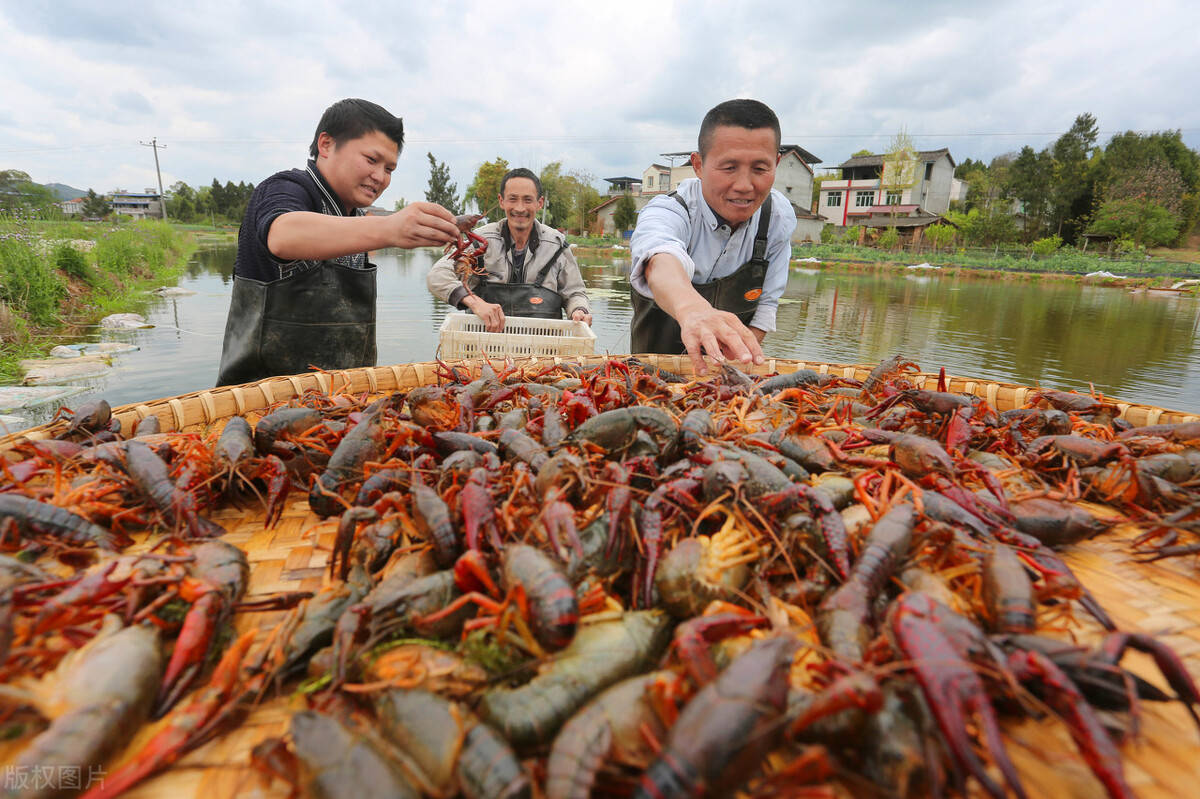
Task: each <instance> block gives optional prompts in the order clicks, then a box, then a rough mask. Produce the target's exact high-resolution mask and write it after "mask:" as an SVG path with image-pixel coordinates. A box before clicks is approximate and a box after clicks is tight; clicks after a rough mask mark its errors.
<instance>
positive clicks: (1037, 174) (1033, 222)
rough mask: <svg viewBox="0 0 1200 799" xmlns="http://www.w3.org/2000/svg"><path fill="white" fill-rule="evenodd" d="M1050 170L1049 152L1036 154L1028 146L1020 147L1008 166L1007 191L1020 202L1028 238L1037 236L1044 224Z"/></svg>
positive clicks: (1047, 202)
mask: <svg viewBox="0 0 1200 799" xmlns="http://www.w3.org/2000/svg"><path fill="white" fill-rule="evenodd" d="M1051 172H1052V165H1051V161H1050V154H1049V151H1047V150H1043V151H1042V152H1040V153H1036V152H1034V150H1033V148H1032V147H1030V146H1029V145H1025V146H1024V147H1022V148H1021V152H1020V153H1018V154H1017V157H1016V158H1015V159H1014V160H1013V162H1012V164H1011V165H1010V166H1009V172H1008V192H1009V194H1010V195H1011V196H1013V197H1016V198H1017V199H1018V200H1020V201H1021V204H1022V215H1023V217H1024V234H1025V239H1026V241H1028V240H1029V239H1030V238H1033V237H1035V236H1037V235H1038V234H1039V233H1040V232H1041V230H1042V227H1043V225H1044V223H1045V218H1046V212H1047V208H1048V207H1049V204H1050V176H1051Z"/></svg>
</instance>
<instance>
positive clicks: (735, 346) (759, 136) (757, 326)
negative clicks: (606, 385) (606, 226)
mask: <svg viewBox="0 0 1200 799" xmlns="http://www.w3.org/2000/svg"><path fill="white" fill-rule="evenodd" d="M779 141H780V130H779V119H778V117H776V116H775V112H774V111H772V110H771V109H770V108H768V107H767V106H766V105H764V104H763V103H760V102H758V101H757V100H728V101H726V102H724V103H721V104H720V105H717V106H716V107H714V108H713V109H712V110H711V111H709V112H708V114H706V115H705V117H704V121H703V123H702V124H701V126H700V136H699V141H698V152H694V153H692V169H693V170H694V171H695V173H696V177H697V178H698V180H697V179H689V180H685V181H683V182H682V183H680V184H679V188H678V190H677V191H675V192H672V193H671V194H670V195H664V196H662V197H655V198H654V199H653V200H651V201H650V202H649V203H648V204H647V205H646V207H645V208H643V209H642V212H641V213H640V214H639V216H638V224H637V228H636V229H635V230H634V232H633V240H632V242H631V249H632V257H633V270H632V272H631V274H630V278H629V280H630V284H631V286H632V302H633V321H632V323H631V336H630V338H631V351H632V352H635V353H637V352H657V353H669V354H681V353H683V352H685V351H686V352H687V354H688V355H689V356H690V357H691V359H692V364H693V366H694V367H695V369H696V372H697V374H703V373H704V371H705V366H704V360H703V357H702V354H707V355H708V356H709V357H710V358H712V359H713V360H716V361H723V360H725V359H726V358H733V359H735V360H739V361H743V362H748V361H751V360H753V361H754V362H755V363H762V361H763V355H762V347H761V342H762V339H763V337H764V336H765V335H766V334H767V333H768V332H771V331H773V330H774V329H775V312H776V309H777V308H778V306H779V298H780V297H781V296H783V291H784V289H785V288H786V286H787V268H788V260H789V259H790V258H791V252H792V248H791V237H792V231H793V230H794V229H795V227H796V216H795V213H794V211H793V210H792V206H791V203H790V202H789V201H788V199H787V198H786V197H785V196H784V195H783V194H781V193H780V192H777V191H773V190H772V188H771V186H772V184H773V183H774V181H775V167H776V165H777V164H778V163H779Z"/></svg>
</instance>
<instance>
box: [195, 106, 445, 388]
mask: <svg viewBox="0 0 1200 799" xmlns="http://www.w3.org/2000/svg"><path fill="white" fill-rule="evenodd" d="M403 144H404V123H403V122H402V121H401V120H400V118H399V117H395V116H392V114H390V113H388V111H387V110H385V109H384V108H382V107H381V106H379V105H376V104H375V103H371V102H368V101H366V100H355V99H348V100H341V101H340V102H337V103H334V104H333V105H332V106H330V107H329V108H328V109H326V111H325V113H324V114H323V115H322V117H321V121H320V123H318V125H317V130H316V133H315V134H314V135H313V140H312V144H311V145H310V147H309V157H310V160H309V162H308V165H307V167H306V168H305V169H292V170H287V171H284V172H279V173H277V174H275V175H272V176H271V177H269V178H267V179H266V180H264V181H263V182H262V183H260V184H259V185H258V187H257V188H255V190H254V193H253V194H252V195H251V196H250V202H249V204H248V205H247V207H246V215H245V217H244V218H243V220H242V227H241V229H240V230H239V231H238V252H237V261H236V263H235V266H234V280H233V296H232V299H231V301H230V305H229V317H228V319H227V320H226V323H225V341H224V344H223V346H222V351H221V369H220V373H219V375H218V378H217V385H229V384H231V383H245V382H249V381H252V380H261V379H263V378H265V377H270V376H271V375H286V374H295V373H298V372H304V371H306V370H307V369H308V368H309V367H310V366H317V367H320V368H322V369H349V368H355V367H360V366H374V365H375V265H374V264H372V263H371V262H369V261H368V260H367V255H366V254H367V252H368V251H369V250H377V249H380V248H383V247H405V248H412V247H428V246H435V245H443V244H446V243H448V242H450V241H453V240H455V239H456V238H457V237H458V227H457V226H456V225H455V220H454V216H453V215H452V214H451V213H450V212H449V211H447V210H446V209H445V208H442V207H441V206H440V205H436V204H434V203H428V202H416V203H411V204H410V205H407V206H405V207H404V209H403V210H401V211H400V212H398V213H395V214H392V215H390V216H365V215H364V214H363V210H362V209H363V208H365V207H367V206H369V205H371V204H372V203H374V202H375V200H376V199H377V198H378V197H379V195H380V194H382V193H383V191H384V189H386V188H387V187H388V184H389V183H391V180H392V171H393V170H394V169H395V168H396V161H397V159H399V157H400V149H401V147H402V146H403Z"/></svg>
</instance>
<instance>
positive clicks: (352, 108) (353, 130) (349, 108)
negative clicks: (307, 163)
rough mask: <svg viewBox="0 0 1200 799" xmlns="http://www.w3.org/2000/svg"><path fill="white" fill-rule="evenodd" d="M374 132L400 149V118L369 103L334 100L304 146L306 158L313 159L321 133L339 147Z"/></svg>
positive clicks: (401, 141)
mask: <svg viewBox="0 0 1200 799" xmlns="http://www.w3.org/2000/svg"><path fill="white" fill-rule="evenodd" d="M375 131H379V132H380V133H382V134H383V135H384V136H387V137H388V138H389V139H391V140H392V141H394V142H396V148H397V150H403V149H404V120H402V119H400V117H398V116H392V114H391V112H389V111H388V110H387V109H386V108H384V107H383V106H381V105H379V104H377V103H372V102H371V101H370V100H359V99H357V98H353V97H351V98H347V99H345V100H338V101H337V102H336V103H334V104H333V105H331V106H329V107H328V108H326V109H325V113H324V114H321V121H320V122H318V123H317V132H316V133H314V134H313V140H312V144H310V145H309V146H308V155H309V157H310V158H316V157H317V139H319V138H321V134H322V133H328V134H329V136H330V137H331V138H332V139H333V140H334V141H335V142H337V143H338V144H341V143H342V142H345V141H350V140H351V139H357V138H359V137H360V136H366V135H367V134H368V133H374V132H375Z"/></svg>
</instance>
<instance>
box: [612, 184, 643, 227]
mask: <svg viewBox="0 0 1200 799" xmlns="http://www.w3.org/2000/svg"><path fill="white" fill-rule="evenodd" d="M636 224H637V204H636V203H634V201H633V196H632V195H630V194H628V193H626V194H623V195H621V199H619V200H617V207H616V208H614V209H613V227H615V228H616V229H617V230H618V231H625V230H629V229H630V228H632V227H633V226H634V225H636Z"/></svg>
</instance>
